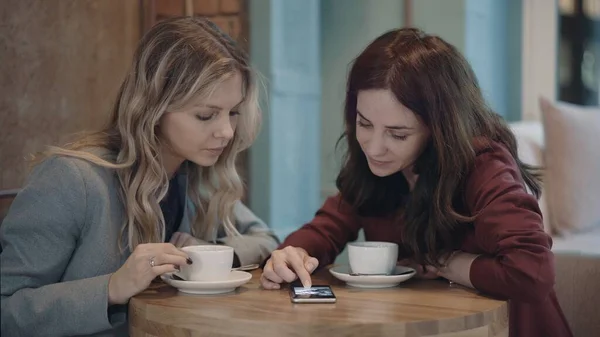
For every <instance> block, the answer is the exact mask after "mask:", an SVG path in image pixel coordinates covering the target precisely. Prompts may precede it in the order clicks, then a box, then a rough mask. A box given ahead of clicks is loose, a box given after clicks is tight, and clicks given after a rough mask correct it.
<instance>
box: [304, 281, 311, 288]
mask: <svg viewBox="0 0 600 337" xmlns="http://www.w3.org/2000/svg"><path fill="white" fill-rule="evenodd" d="M302 285H303V286H304V288H310V287H311V286H312V284H310V282H306V283H302Z"/></svg>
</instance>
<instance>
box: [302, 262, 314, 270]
mask: <svg viewBox="0 0 600 337" xmlns="http://www.w3.org/2000/svg"><path fill="white" fill-rule="evenodd" d="M304 267H306V270H310V271H312V270H313V268H315V265H314V264H312V263H310V262H308V263H307V264H306V265H305V266H304Z"/></svg>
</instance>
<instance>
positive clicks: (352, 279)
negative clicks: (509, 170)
mask: <svg viewBox="0 0 600 337" xmlns="http://www.w3.org/2000/svg"><path fill="white" fill-rule="evenodd" d="M329 272H330V273H331V274H332V275H333V276H335V277H336V278H337V279H339V280H342V281H344V282H346V284H348V285H349V286H352V287H357V288H390V287H395V286H397V285H398V284H400V283H402V282H404V281H406V280H408V279H410V278H411V277H413V276H415V273H416V271H415V270H414V269H412V268H409V267H402V266H397V267H396V269H395V270H394V273H393V274H390V275H359V276H353V275H350V267H349V266H336V267H333V268H331V269H329ZM406 272H410V273H408V274H407V273H406Z"/></svg>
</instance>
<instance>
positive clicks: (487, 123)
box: [336, 28, 541, 266]
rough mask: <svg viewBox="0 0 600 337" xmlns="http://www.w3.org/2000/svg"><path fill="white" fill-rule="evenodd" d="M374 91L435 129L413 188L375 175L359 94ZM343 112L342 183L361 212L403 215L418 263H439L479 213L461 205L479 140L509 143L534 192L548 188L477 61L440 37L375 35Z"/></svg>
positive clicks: (408, 245) (356, 66)
mask: <svg viewBox="0 0 600 337" xmlns="http://www.w3.org/2000/svg"><path fill="white" fill-rule="evenodd" d="M369 89H384V90H386V89H388V90H390V91H391V92H392V93H393V94H394V95H395V97H396V99H397V100H398V101H399V102H400V103H402V104H403V105H404V106H406V107H408V108H409V109H410V110H412V111H413V112H414V113H415V114H416V115H417V117H418V118H420V120H421V121H422V122H423V123H425V125H426V126H427V127H428V128H429V130H430V131H431V137H430V139H429V141H428V144H427V145H426V147H425V150H424V151H423V153H422V154H421V155H420V157H419V158H418V159H417V162H416V163H415V165H414V170H415V173H417V174H419V178H418V180H417V183H416V184H415V187H414V189H413V191H412V192H411V191H409V186H408V183H407V181H406V179H405V178H404V175H403V174H402V172H397V173H395V174H393V175H390V176H387V177H377V176H375V175H374V174H373V173H371V171H370V169H369V167H368V164H367V160H366V158H365V154H364V153H363V151H362V149H361V148H360V145H359V143H358V141H357V139H356V116H357V113H356V100H357V95H358V92H359V91H361V90H369ZM344 114H345V132H344V134H343V135H342V136H341V137H340V141H339V142H338V145H340V143H344V144H347V149H346V153H345V158H344V164H343V167H342V169H341V171H340V174H339V175H338V177H337V181H336V184H337V187H338V189H339V190H340V192H341V195H342V196H343V198H344V200H345V201H347V202H349V203H350V204H351V205H353V207H354V208H355V210H356V211H357V213H358V214H359V215H362V216H388V215H401V216H403V217H404V222H405V224H404V227H403V241H404V247H403V248H404V249H405V250H406V252H407V253H408V254H409V255H410V256H412V257H413V258H414V259H415V261H416V262H418V263H422V264H430V265H434V266H439V262H438V260H439V259H440V258H442V257H444V256H445V255H446V254H448V253H449V252H450V251H452V250H453V249H455V248H456V247H455V243H454V241H455V237H456V235H460V232H461V228H465V227H466V226H458V224H460V223H470V222H472V221H473V220H474V218H475V217H476V214H463V213H464V212H465V210H462V209H458V208H457V205H460V203H458V200H460V198H462V196H461V195H460V194H461V193H460V192H461V188H462V186H463V184H464V180H465V177H466V175H467V174H468V173H469V172H470V171H471V169H472V167H473V165H474V160H475V156H476V153H475V147H474V140H475V139H483V140H484V141H496V142H499V143H502V144H503V145H504V146H505V147H506V148H507V149H508V150H509V151H510V153H511V154H512V156H513V157H514V158H515V160H516V162H517V164H518V166H519V169H520V172H521V176H522V178H523V180H524V182H525V184H526V185H527V186H528V187H529V189H530V190H531V192H532V193H533V194H534V195H535V196H536V197H539V195H540V193H541V188H540V183H541V180H540V175H539V174H538V171H537V169H536V168H534V167H531V166H528V165H526V164H524V163H522V162H521V161H520V160H519V159H518V156H517V144H516V141H515V137H514V135H513V134H512V132H511V131H510V129H509V128H508V126H507V125H506V123H505V122H504V120H503V119H502V118H501V117H500V116H499V115H498V114H496V113H495V112H494V111H492V110H491V109H490V107H489V106H488V105H487V103H486V102H485V100H484V98H483V95H482V93H481V90H480V88H479V84H478V82H477V79H476V76H475V74H474V72H473V70H472V68H471V66H470V65H469V63H468V62H467V60H466V59H465V58H464V56H462V55H461V53H460V52H459V51H458V50H457V49H456V48H455V47H454V46H452V45H451V44H449V43H447V42H445V41H444V40H442V39H441V38H439V37H437V36H431V35H427V34H425V33H424V32H422V31H420V30H418V29H414V28H403V29H397V30H393V31H390V32H387V33H385V34H383V35H381V36H380V37H378V38H377V39H375V40H374V41H373V42H372V43H371V44H370V45H369V46H367V48H366V49H365V50H364V51H363V52H362V53H361V54H360V55H359V56H358V57H357V58H356V59H355V60H354V63H353V65H352V68H351V70H350V74H349V76H348V84H347V91H346V102H345V111H344ZM343 140H345V142H342V141H343Z"/></svg>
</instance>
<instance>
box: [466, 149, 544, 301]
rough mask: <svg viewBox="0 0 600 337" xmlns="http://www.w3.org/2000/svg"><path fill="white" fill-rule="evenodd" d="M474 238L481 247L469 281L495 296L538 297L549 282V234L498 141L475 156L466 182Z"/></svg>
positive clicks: (512, 162)
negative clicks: (480, 252) (473, 217)
mask: <svg viewBox="0 0 600 337" xmlns="http://www.w3.org/2000/svg"><path fill="white" fill-rule="evenodd" d="M466 202H467V206H468V207H469V210H470V212H471V214H473V215H476V220H475V222H474V227H475V237H476V241H477V244H478V245H479V247H480V248H481V249H482V250H483V251H484V252H485V254H483V255H480V256H479V257H477V258H476V259H475V261H474V262H473V264H472V265H471V270H470V279H471V283H472V284H473V286H474V287H475V288H476V289H478V290H480V291H482V292H484V293H488V294H491V295H494V296H497V297H500V298H506V299H514V300H518V301H525V302H531V301H541V300H543V299H545V298H547V296H548V294H549V293H550V292H551V290H552V288H553V286H554V256H553V254H552V252H551V251H550V248H551V246H552V239H551V238H550V237H549V236H548V235H547V234H546V233H545V232H544V230H543V224H542V216H541V212H540V209H539V206H538V203H537V200H536V199H535V197H534V196H532V195H530V194H528V193H527V192H526V190H525V188H524V186H523V182H522V179H521V175H520V172H519V168H518V166H517V164H516V162H515V160H514V158H513V157H512V155H511V154H510V153H509V152H508V151H507V150H506V149H505V148H504V147H502V146H500V145H499V144H494V145H492V148H491V149H489V150H487V151H485V152H483V153H481V154H480V155H478V156H477V158H476V167H475V170H474V172H473V173H471V175H470V177H469V179H468V180H467V185H466Z"/></svg>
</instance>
